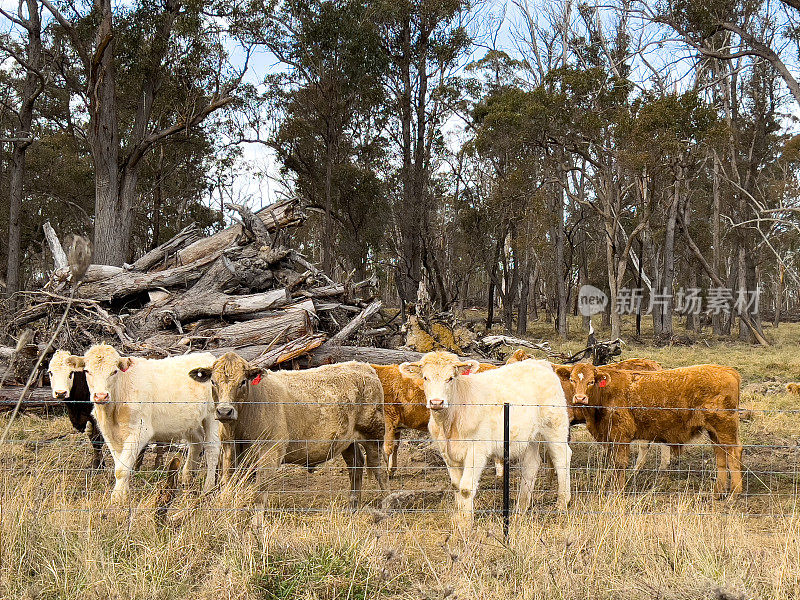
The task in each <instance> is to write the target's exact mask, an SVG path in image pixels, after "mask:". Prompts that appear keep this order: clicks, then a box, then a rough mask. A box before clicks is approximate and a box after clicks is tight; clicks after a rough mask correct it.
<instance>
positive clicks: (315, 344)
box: [250, 333, 327, 369]
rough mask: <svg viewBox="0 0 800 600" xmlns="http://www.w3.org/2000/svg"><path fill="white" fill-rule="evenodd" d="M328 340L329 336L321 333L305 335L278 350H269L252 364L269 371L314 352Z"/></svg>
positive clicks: (252, 360) (277, 348)
mask: <svg viewBox="0 0 800 600" xmlns="http://www.w3.org/2000/svg"><path fill="white" fill-rule="evenodd" d="M326 338H327V336H325V335H324V334H321V333H316V334H311V335H305V336H303V337H301V338H298V339H296V340H292V341H290V342H287V343H285V344H282V345H280V346H278V347H276V348H271V349H268V350H266V351H265V352H264V353H263V354H261V355H260V356H258V357H257V358H254V359H251V360H250V362H251V363H252V364H253V365H254V366H257V367H262V368H265V369H267V368H269V367H272V366H274V365H279V364H281V363H284V362H287V361H289V360H292V359H295V358H299V357H301V356H304V355H306V354H308V353H309V352H311V351H312V350H314V349H316V348H319V347H320V346H322V344H323V343H325V340H326Z"/></svg>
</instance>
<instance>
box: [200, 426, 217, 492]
mask: <svg viewBox="0 0 800 600" xmlns="http://www.w3.org/2000/svg"><path fill="white" fill-rule="evenodd" d="M203 433H204V438H205V443H204V448H203V456H204V457H205V461H206V478H205V481H203V493H204V494H207V493H208V492H210V491H211V490H212V489H213V488H214V485H216V483H217V465H218V464H219V453H220V441H219V426H218V425H217V422H216V420H215V419H214V418H213V417H207V418H206V419H205V421H203Z"/></svg>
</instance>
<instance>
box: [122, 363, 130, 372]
mask: <svg viewBox="0 0 800 600" xmlns="http://www.w3.org/2000/svg"><path fill="white" fill-rule="evenodd" d="M130 368H131V366H130V364H129V365H128V366H127V367H125V368H124V369H120V371H122V372H123V373H124V372H125V371H127V370H128V369H130Z"/></svg>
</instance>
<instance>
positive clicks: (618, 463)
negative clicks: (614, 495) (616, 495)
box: [611, 440, 631, 490]
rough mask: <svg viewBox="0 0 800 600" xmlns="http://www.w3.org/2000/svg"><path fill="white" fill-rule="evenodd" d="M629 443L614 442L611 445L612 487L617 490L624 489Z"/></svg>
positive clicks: (628, 461)
mask: <svg viewBox="0 0 800 600" xmlns="http://www.w3.org/2000/svg"><path fill="white" fill-rule="evenodd" d="M630 452H631V442H630V440H628V441H626V442H614V443H613V444H611V459H612V463H613V465H614V486H615V487H616V488H617V489H618V490H623V489H625V478H626V471H627V470H628V464H629V463H630Z"/></svg>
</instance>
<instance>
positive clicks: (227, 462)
mask: <svg viewBox="0 0 800 600" xmlns="http://www.w3.org/2000/svg"><path fill="white" fill-rule="evenodd" d="M235 468H236V442H235V441H233V440H229V441H225V442H222V479H221V481H220V485H222V486H225V485H227V483H228V482H229V481H230V480H231V477H233V472H234V469H235Z"/></svg>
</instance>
